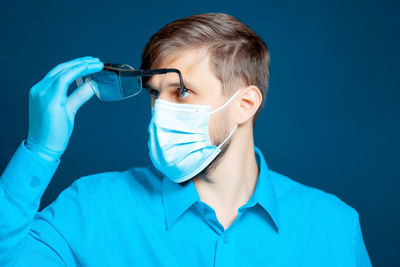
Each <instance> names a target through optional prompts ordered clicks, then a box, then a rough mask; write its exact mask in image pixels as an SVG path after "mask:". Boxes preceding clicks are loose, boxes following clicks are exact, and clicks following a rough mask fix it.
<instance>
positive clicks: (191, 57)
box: [148, 48, 216, 86]
mask: <svg viewBox="0 0 400 267" xmlns="http://www.w3.org/2000/svg"><path fill="white" fill-rule="evenodd" d="M154 68H158V69H159V68H175V69H178V70H180V72H181V74H182V78H183V79H184V80H186V81H187V82H190V83H192V84H193V85H198V86H201V83H203V82H204V80H208V81H213V80H215V79H216V77H215V75H214V74H213V73H212V71H211V69H210V67H209V54H208V53H207V51H206V50H205V49H201V48H199V49H194V48H192V49H181V50H177V51H175V52H173V53H171V54H169V55H168V56H167V57H166V58H165V59H164V60H163V61H162V62H161V64H160V65H158V66H155V67H154ZM163 80H168V81H166V82H175V81H179V80H178V75H176V74H172V73H171V74H165V75H155V76H152V77H150V79H149V80H148V83H149V84H150V85H153V86H157V85H158V84H159V83H160V82H163Z"/></svg>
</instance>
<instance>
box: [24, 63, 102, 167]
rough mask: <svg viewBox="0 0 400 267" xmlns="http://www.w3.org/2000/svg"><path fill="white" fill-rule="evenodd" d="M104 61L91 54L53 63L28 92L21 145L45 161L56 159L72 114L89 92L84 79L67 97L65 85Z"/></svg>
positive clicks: (65, 140)
mask: <svg viewBox="0 0 400 267" xmlns="http://www.w3.org/2000/svg"><path fill="white" fill-rule="evenodd" d="M103 66H104V64H103V63H102V62H101V61H100V60H99V59H98V58H93V57H83V58H78V59H74V60H71V61H68V62H65V63H62V64H59V65H57V66H56V67H55V68H53V69H52V70H51V71H50V72H49V73H47V75H46V76H45V77H44V78H43V79H42V80H41V81H40V82H38V83H37V84H35V85H34V86H33V87H32V88H31V89H30V91H29V133H28V138H27V140H26V144H25V146H26V147H27V148H28V149H29V150H31V151H33V152H34V153H36V154H37V155H39V156H40V157H42V158H43V159H45V160H47V161H56V160H57V159H58V158H60V157H61V155H62V154H63V153H64V151H65V149H66V148H67V145H68V141H69V139H70V137H71V134H72V129H73V127H74V119H75V114H76V112H77V111H78V109H79V108H80V107H81V106H82V105H83V104H84V103H86V102H87V101H88V100H89V99H90V98H91V97H92V96H93V95H94V91H93V89H92V87H91V86H96V84H95V83H93V82H92V84H91V85H90V84H89V83H88V82H85V83H84V84H82V85H81V86H80V87H78V88H77V89H76V90H74V91H73V92H72V93H71V94H70V95H69V96H67V91H68V87H69V85H70V84H71V83H72V82H74V80H75V79H76V78H78V77H82V76H84V75H87V74H91V73H94V72H98V71H100V70H102V68H103Z"/></svg>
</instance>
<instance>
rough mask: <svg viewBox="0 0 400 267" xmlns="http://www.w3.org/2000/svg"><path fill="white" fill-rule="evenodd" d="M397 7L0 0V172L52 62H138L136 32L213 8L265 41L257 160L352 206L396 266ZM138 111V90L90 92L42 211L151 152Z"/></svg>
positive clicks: (377, 250) (378, 260)
mask: <svg viewBox="0 0 400 267" xmlns="http://www.w3.org/2000/svg"><path fill="white" fill-rule="evenodd" d="M322 2H323V3H322ZM105 3H106V4H105ZM399 7H400V5H399V2H395V1H377V0H376V1H365V0H363V1H361V0H359V1H345V0H341V1H330V2H329V1H309V0H306V1H304V0H303V1H291V0H284V1H282V0H280V1H263V2H262V3H261V2H257V1H251V0H247V1H238V2H237V3H235V2H232V1H219V2H216V1H193V2H191V3H189V2H188V1H174V2H171V1H154V0H153V1H125V2H119V1H98V2H92V3H90V2H84V1H80V2H77V3H73V2H71V1H68V2H67V1H29V2H28V1H25V2H24V1H7V0H6V1H4V0H3V1H1V4H0V13H1V16H0V23H1V42H0V51H1V52H0V57H1V58H0V59H1V64H0V77H1V91H2V97H0V123H1V131H0V170H1V171H3V170H4V168H5V166H6V164H7V163H8V161H9V159H10V157H11V155H12V154H13V153H14V151H15V150H16V148H17V146H18V145H19V144H20V142H21V141H22V140H23V139H25V138H26V137H27V133H28V92H29V89H30V88H31V86H33V85H34V84H35V83H37V82H38V81H39V80H40V79H42V77H43V76H44V75H45V74H46V73H47V72H48V71H49V70H50V69H51V68H53V67H54V66H55V65H57V64H58V63H61V62H63V61H67V60H70V59H73V58H76V57H81V56H86V55H90V56H95V57H99V58H100V59H102V60H103V61H104V62H110V61H111V62H120V63H127V64H131V65H132V66H134V67H136V68H138V67H139V66H140V57H141V52H142V50H143V47H144V45H145V43H146V42H147V41H148V40H149V38H150V36H151V35H152V34H153V33H155V32H156V31H157V30H158V29H160V28H161V27H163V26H164V25H165V24H167V23H168V22H171V21H172V20H175V19H178V18H182V17H186V16H189V15H193V14H198V13H206V12H225V13H228V14H231V15H233V16H235V17H237V18H238V19H239V20H241V21H242V22H244V23H245V24H247V25H249V26H250V27H251V28H252V29H253V30H254V31H255V32H256V33H257V34H259V35H260V36H261V37H262V38H263V39H264V40H265V41H266V43H267V45H268V46H269V48H270V52H271V76H270V88H269V91H268V95H267V101H266V106H265V108H264V110H263V112H261V114H260V117H259V118H258V121H257V124H256V128H255V138H256V145H258V146H259V147H260V148H261V149H262V151H263V152H264V154H265V156H266V160H267V163H268V165H269V167H270V168H271V169H273V170H275V171H278V172H281V173H283V174H285V175H287V176H289V177H291V178H293V179H295V180H297V181H300V182H302V183H304V184H306V185H310V186H313V187H317V188H320V189H323V190H325V191H327V192H330V193H333V194H335V195H337V196H339V197H340V198H341V199H342V200H343V201H345V202H346V203H348V204H349V205H351V206H353V207H354V208H356V209H357V211H359V213H360V218H361V226H362V230H363V234H364V240H365V243H366V246H367V249H368V252H369V254H370V257H371V260H372V262H373V264H374V266H398V265H396V262H397V263H398V253H399V251H400V246H399V243H398V242H399V241H398V240H400V234H399V233H400V231H399V217H400V216H399V215H400V214H399V208H398V205H399V203H400V196H399V187H400V179H399V178H400V177H399V171H398V166H399V163H400V161H399V149H400V143H399V138H398V137H399V130H400V128H399V115H400V105H399V95H400V93H399V92H400V91H399V89H400V88H399V79H398V77H399V75H398V73H399V71H400V67H399V66H400V65H399V62H400V57H399V47H400V43H399V41H400V38H399V26H400V25H399ZM149 120H150V102H149V98H148V96H147V95H146V94H145V93H143V94H141V95H139V96H137V97H134V98H130V99H127V100H125V101H122V102H115V103H105V102H101V101H99V100H98V99H97V98H96V97H93V98H92V99H91V100H90V101H89V102H88V103H87V104H86V105H84V106H83V107H82V108H81V109H80V111H79V112H78V115H77V117H76V122H75V128H74V132H73V134H72V137H71V140H70V144H69V147H68V149H67V151H66V152H65V154H64V155H63V157H62V159H61V164H60V166H59V168H58V170H57V172H56V174H55V176H54V177H53V179H52V181H51V183H50V184H49V186H48V188H47V190H46V192H45V195H44V196H43V199H42V203H41V206H40V209H42V208H43V207H45V206H47V205H48V204H50V203H51V202H52V201H53V200H54V199H55V198H56V197H57V195H58V194H59V193H60V192H61V190H63V189H64V188H66V187H68V186H69V185H70V184H71V183H72V182H73V181H74V180H75V179H78V178H79V177H81V176H84V175H88V174H92V173H97V172H103V171H110V170H124V169H127V168H130V167H132V166H134V165H137V166H140V165H145V164H150V161H149V158H148V156H147V155H148V154H147V153H148V152H147V146H146V142H147V125H148V122H149Z"/></svg>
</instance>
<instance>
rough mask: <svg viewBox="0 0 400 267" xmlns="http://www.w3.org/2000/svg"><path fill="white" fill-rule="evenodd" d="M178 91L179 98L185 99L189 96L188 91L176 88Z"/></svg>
mask: <svg viewBox="0 0 400 267" xmlns="http://www.w3.org/2000/svg"><path fill="white" fill-rule="evenodd" d="M178 90H179V97H180V98H185V97H188V96H189V95H190V91H189V90H181V89H180V88H178Z"/></svg>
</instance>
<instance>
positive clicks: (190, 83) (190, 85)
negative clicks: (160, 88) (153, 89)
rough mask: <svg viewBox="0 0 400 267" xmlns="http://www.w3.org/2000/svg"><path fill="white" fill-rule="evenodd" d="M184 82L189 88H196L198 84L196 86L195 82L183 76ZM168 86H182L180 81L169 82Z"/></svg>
mask: <svg viewBox="0 0 400 267" xmlns="http://www.w3.org/2000/svg"><path fill="white" fill-rule="evenodd" d="M183 84H184V85H185V86H186V87H187V88H188V89H196V86H194V84H193V83H192V82H190V81H189V80H186V79H185V78H183ZM168 86H169V87H170V86H181V84H180V83H179V82H174V83H170V84H168Z"/></svg>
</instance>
